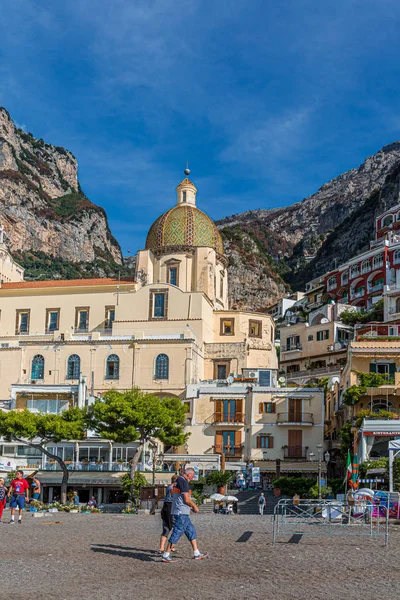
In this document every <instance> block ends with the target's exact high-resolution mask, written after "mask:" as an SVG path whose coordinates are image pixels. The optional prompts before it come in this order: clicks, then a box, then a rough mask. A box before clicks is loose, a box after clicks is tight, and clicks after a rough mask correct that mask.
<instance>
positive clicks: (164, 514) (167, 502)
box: [160, 475, 178, 552]
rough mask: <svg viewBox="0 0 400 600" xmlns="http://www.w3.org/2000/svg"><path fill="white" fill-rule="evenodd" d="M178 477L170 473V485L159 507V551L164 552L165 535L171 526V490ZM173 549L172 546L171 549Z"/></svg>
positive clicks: (166, 535)
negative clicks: (160, 520) (160, 524)
mask: <svg viewBox="0 0 400 600" xmlns="http://www.w3.org/2000/svg"><path fill="white" fill-rule="evenodd" d="M177 479H178V475H172V477H171V485H169V486H168V487H167V492H166V494H165V498H164V503H163V507H162V509H161V519H162V534H161V537H160V552H164V550H165V542H166V541H167V537H168V535H169V533H170V531H171V529H172V527H173V522H172V490H173V488H174V485H175V481H176V480H177ZM173 550H174V549H173V548H172V551H173Z"/></svg>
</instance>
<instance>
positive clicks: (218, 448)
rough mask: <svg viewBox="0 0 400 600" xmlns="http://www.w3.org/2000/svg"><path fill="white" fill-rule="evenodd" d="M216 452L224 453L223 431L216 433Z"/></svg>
mask: <svg viewBox="0 0 400 600" xmlns="http://www.w3.org/2000/svg"><path fill="white" fill-rule="evenodd" d="M215 451H216V452H217V454H221V453H222V431H216V432H215Z"/></svg>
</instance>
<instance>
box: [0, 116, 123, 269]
mask: <svg viewBox="0 0 400 600" xmlns="http://www.w3.org/2000/svg"><path fill="white" fill-rule="evenodd" d="M0 224H1V225H2V226H3V227H4V231H5V236H6V242H7V245H8V247H9V249H10V251H11V252H12V253H13V254H14V255H15V256H16V258H17V259H18V260H19V261H21V262H22V263H26V261H27V259H28V258H29V257H32V256H33V257H34V258H40V257H41V256H42V255H44V256H48V257H49V260H50V263H51V262H52V259H59V260H61V262H62V261H64V262H65V263H69V262H72V263H81V264H82V265H85V263H91V264H92V263H93V264H94V263H97V264H98V265H99V268H100V273H101V269H102V267H104V268H106V269H108V268H109V267H107V263H110V264H112V265H114V266H115V265H118V264H121V263H122V255H121V249H120V247H119V244H118V242H117V241H116V240H115V239H114V238H113V236H112V235H111V232H110V229H109V227H108V222H107V216H106V213H105V211H104V210H103V209H102V208H100V207H99V206H96V205H95V204H93V203H92V202H90V200H89V199H88V198H87V197H86V196H85V194H84V193H83V191H82V190H81V188H80V186H79V183H78V164H77V161H76V159H75V157H74V156H73V155H72V154H71V153H70V152H69V151H68V150H65V149H64V148H61V147H55V146H52V145H51V144H47V143H45V142H44V141H43V140H42V139H40V140H37V139H35V138H34V137H33V136H32V135H31V134H30V133H25V132H24V131H22V130H21V129H18V128H17V127H16V126H15V125H14V123H13V121H12V119H11V117H10V115H9V114H8V112H7V111H6V110H5V109H4V108H0ZM40 253H42V254H40ZM28 262H29V260H28ZM78 271H79V269H78ZM85 271H86V269H85V268H83V272H85ZM89 271H90V269H89ZM97 272H99V271H97ZM93 274H96V272H95V273H93ZM28 275H29V272H28Z"/></svg>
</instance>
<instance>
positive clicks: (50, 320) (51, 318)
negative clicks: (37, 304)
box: [46, 308, 60, 333]
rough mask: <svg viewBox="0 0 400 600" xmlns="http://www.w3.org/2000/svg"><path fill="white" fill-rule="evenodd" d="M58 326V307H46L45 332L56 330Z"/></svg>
mask: <svg viewBox="0 0 400 600" xmlns="http://www.w3.org/2000/svg"><path fill="white" fill-rule="evenodd" d="M59 328H60V309H59V308H46V333H51V332H52V331H58V329H59Z"/></svg>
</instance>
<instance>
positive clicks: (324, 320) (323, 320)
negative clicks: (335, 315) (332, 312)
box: [321, 317, 329, 323]
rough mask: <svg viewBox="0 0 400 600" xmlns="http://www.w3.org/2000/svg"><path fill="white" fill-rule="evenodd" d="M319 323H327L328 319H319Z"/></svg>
mask: <svg viewBox="0 0 400 600" xmlns="http://www.w3.org/2000/svg"><path fill="white" fill-rule="evenodd" d="M321 323H329V319H327V318H326V317H324V318H323V319H321Z"/></svg>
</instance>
